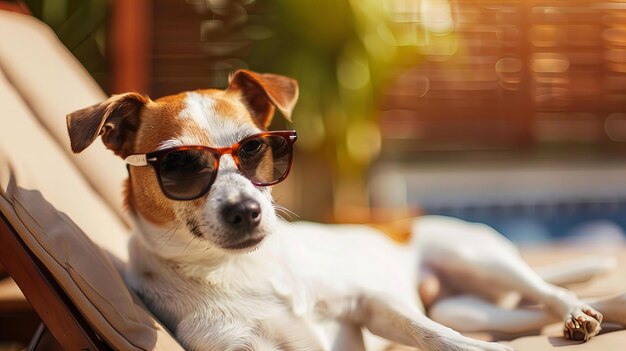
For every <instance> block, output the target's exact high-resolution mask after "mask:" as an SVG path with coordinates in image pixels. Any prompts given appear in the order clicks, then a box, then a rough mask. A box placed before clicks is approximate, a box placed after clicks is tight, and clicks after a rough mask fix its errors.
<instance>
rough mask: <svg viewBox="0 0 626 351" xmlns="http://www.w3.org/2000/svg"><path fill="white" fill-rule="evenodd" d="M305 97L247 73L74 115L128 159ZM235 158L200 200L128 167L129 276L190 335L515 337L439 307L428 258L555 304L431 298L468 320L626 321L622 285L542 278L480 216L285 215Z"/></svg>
mask: <svg viewBox="0 0 626 351" xmlns="http://www.w3.org/2000/svg"><path fill="white" fill-rule="evenodd" d="M296 99H297V85H296V84H295V81H293V80H290V79H288V78H285V77H281V76H276V75H261V74H256V73H253V72H249V71H239V72H237V73H236V74H235V75H234V76H233V78H232V80H231V83H230V86H229V88H228V89H227V90H225V91H220V90H206V91H198V92H190V93H183V94H179V95H175V96H170V97H166V98H162V99H159V100H156V101H150V100H148V99H146V98H144V97H142V96H139V95H137V94H125V95H118V96H114V97H112V98H111V99H109V100H107V101H106V102H104V103H102V104H100V105H97V106H93V107H90V108H87V109H84V110H80V111H77V112H75V113H73V114H70V115H69V116H68V129H69V132H70V137H71V141H72V149H73V150H74V151H75V152H80V151H81V150H82V149H84V148H85V147H87V146H88V145H89V144H90V143H91V142H93V140H94V139H95V138H96V137H97V136H98V135H99V134H101V135H102V139H103V141H104V143H105V144H106V145H107V147H109V148H110V149H112V150H113V151H114V152H115V153H116V154H118V155H119V156H121V157H123V158H126V159H128V157H129V156H132V155H134V154H137V153H147V152H152V151H154V150H159V149H163V148H167V147H172V146H180V145H208V146H213V147H229V146H230V145H233V144H234V143H237V142H238V141H239V140H241V139H242V138H244V137H246V136H248V135H251V134H254V133H257V132H260V131H262V130H265V129H266V128H267V127H268V125H269V122H270V121H271V117H272V115H273V112H274V106H276V107H278V109H279V110H280V111H281V113H283V115H285V116H286V117H287V118H289V117H290V113H291V110H292V108H293V106H294V104H295V100H296ZM235 162H236V161H235ZM235 162H233V158H231V157H230V156H229V155H225V156H223V157H222V161H221V164H220V166H219V172H218V174H217V176H216V178H215V179H214V181H213V183H212V185H211V188H210V192H209V193H208V194H206V195H204V196H202V197H201V198H198V199H194V200H190V201H173V200H171V199H168V198H166V197H165V196H164V195H163V194H162V192H161V189H160V187H159V184H158V183H157V180H156V177H155V173H154V170H152V169H151V168H150V167H135V166H133V167H130V168H129V173H130V177H129V182H128V185H127V205H128V207H129V208H130V211H131V213H132V214H133V216H134V218H135V219H136V234H135V236H134V237H133V239H132V240H131V244H130V257H131V265H130V270H129V272H128V274H127V277H126V278H127V281H128V283H129V285H130V286H131V287H132V288H133V289H135V290H136V291H137V292H138V293H139V294H140V295H141V296H142V297H143V299H144V300H145V301H146V303H147V304H148V305H149V307H150V308H151V309H152V310H153V311H154V312H155V314H156V315H157V316H158V317H159V318H160V319H161V320H162V321H163V322H164V323H165V324H166V325H167V326H168V327H169V328H170V330H172V331H173V332H174V333H175V335H176V336H177V338H178V339H179V340H180V341H181V342H182V343H183V345H185V346H186V347H187V348H189V349H193V350H220V351H221V350H329V349H334V350H362V349H364V348H365V346H364V345H363V337H362V335H361V328H362V327H367V328H368V329H369V330H370V331H371V332H372V333H374V334H377V335H378V336H381V337H383V338H385V339H388V340H392V341H395V342H399V343H403V344H406V345H413V346H419V347H420V348H421V349H423V350H494V351H499V350H509V349H510V348H508V347H507V346H504V345H500V344H495V343H487V342H483V341H478V340H473V339H470V338H467V337H464V336H462V335H461V334H459V333H458V332H456V331H454V330H452V329H450V328H447V327H444V326H442V325H441V324H438V323H436V322H433V321H432V320H430V319H429V318H427V317H426V316H425V315H424V314H423V308H422V306H421V302H420V300H419V296H418V294H417V287H418V284H419V283H420V281H419V280H418V273H419V270H420V268H421V267H428V268H429V269H430V270H431V271H432V272H434V274H435V275H436V276H439V277H443V278H445V280H446V281H447V282H457V284H453V285H455V286H456V287H457V289H458V288H459V286H460V287H461V290H463V288H467V290H468V291H469V290H472V292H473V293H474V294H478V295H483V294H485V293H488V294H489V295H494V292H507V291H515V292H517V293H519V294H521V295H522V296H523V297H525V298H527V299H529V300H532V301H535V302H537V303H540V304H542V305H543V309H537V310H510V311H507V310H504V309H500V308H499V307H497V306H496V305H493V304H489V303H487V302H480V301H479V300H472V301H471V303H469V304H467V303H465V302H467V297H465V298H466V300H459V299H458V298H457V299H456V300H455V298H447V299H442V300H440V301H438V302H437V303H435V304H434V305H432V306H431V310H430V311H431V316H432V317H434V319H436V320H438V321H441V322H445V323H446V324H448V325H449V326H452V327H454V328H457V329H460V330H461V331H476V330H496V331H498V330H499V331H505V332H522V331H526V330H532V329H535V328H538V327H540V326H541V325H544V324H546V323H549V322H552V321H555V320H558V319H559V318H565V323H564V328H565V331H566V335H568V336H570V337H573V338H580V339H585V340H586V339H588V338H589V337H591V336H593V335H595V334H597V333H598V331H599V329H600V322H601V320H602V314H600V313H599V312H598V311H597V310H600V312H602V313H604V314H605V317H606V318H607V319H610V320H613V321H616V322H622V323H624V322H626V308H625V307H623V306H624V304H623V302H624V301H625V300H626V299H625V298H624V297H622V296H619V297H616V298H614V299H609V300H603V301H594V302H589V304H591V305H592V306H593V307H591V306H589V305H588V304H586V303H583V302H582V301H580V300H579V299H578V298H576V296H575V295H573V294H572V293H570V292H568V291H566V290H564V289H561V288H558V287H556V286H554V285H551V284H549V283H547V282H545V281H544V280H542V279H541V278H540V277H539V276H538V275H537V274H536V273H535V272H533V271H532V270H531V269H530V268H528V266H527V265H526V264H525V263H524V262H523V261H522V260H521V259H520V257H519V255H518V254H517V251H516V250H515V248H514V247H513V245H512V244H511V243H509V242H508V241H506V240H505V239H504V238H503V237H501V236H500V235H499V234H498V233H497V232H495V231H494V230H492V229H491V228H489V227H486V226H483V225H478V224H470V223H465V222H462V221H459V220H455V219H451V218H444V217H421V218H417V219H416V220H415V221H414V222H413V224H412V228H411V229H412V232H413V238H414V239H413V240H412V242H411V244H409V245H399V244H395V243H393V242H391V241H390V240H388V239H386V238H385V236H384V235H382V234H381V233H380V232H378V231H377V230H375V229H372V228H370V227H367V226H358V225H353V226H352V225H350V226H328V225H319V224H313V223H287V222H284V221H282V220H280V219H279V218H278V217H277V215H276V213H275V211H274V207H273V200H272V198H271V194H270V190H269V188H267V187H257V186H254V185H253V184H252V183H251V182H250V180H249V179H247V178H246V177H244V176H243V175H242V174H241V173H240V172H239V171H238V169H237V166H236V164H235ZM233 208H235V209H236V216H235V217H232V213H233ZM233 218H235V219H234V220H233ZM600 266H601V265H600ZM600 266H598V267H599V268H600V269H601V268H602V267H600ZM459 283H462V284H459ZM470 288H471V289H470ZM618 306H622V307H618ZM462 308H465V310H463V309H462ZM468 308H469V310H467V309H468ZM459 311H465V312H466V313H465V314H459ZM485 313H487V314H488V315H489V316H493V317H494V318H487V319H485V318H484V314H485Z"/></svg>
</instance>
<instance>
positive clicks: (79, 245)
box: [0, 10, 182, 350]
mask: <svg viewBox="0 0 626 351" xmlns="http://www.w3.org/2000/svg"><path fill="white" fill-rule="evenodd" d="M0 33H3V34H2V35H1V36H0V213H1V214H2V216H1V217H2V218H0V219H2V220H1V221H0V228H1V230H0V232H1V233H2V237H3V238H9V239H11V238H15V239H16V240H14V241H13V240H11V242H12V243H13V244H15V245H12V246H11V247H13V248H14V249H15V250H20V255H18V254H12V253H11V251H7V250H6V247H8V244H7V243H2V244H0V245H3V244H7V246H4V247H3V250H0V254H1V255H2V256H0V261H2V262H9V264H5V266H6V268H7V271H8V272H9V273H10V274H11V273H12V271H13V272H16V270H19V269H20V267H21V266H24V265H25V266H28V267H31V268H32V267H33V263H32V262H34V263H35V266H34V270H32V272H33V274H35V273H37V272H38V271H39V272H40V271H42V270H45V271H46V272H44V274H39V275H41V276H44V278H45V276H46V274H47V275H48V276H49V277H50V278H51V279H52V280H53V282H54V283H55V284H58V287H59V288H60V290H61V291H60V292H59V294H58V295H59V296H61V297H60V299H59V301H61V302H63V300H64V299H69V301H66V302H67V305H68V306H74V307H75V308H74V307H73V308H74V309H75V310H76V311H77V313H78V315H77V316H76V321H77V325H80V324H81V323H82V321H84V323H85V325H84V327H85V328H87V329H89V330H92V331H93V332H95V334H97V335H98V337H99V338H101V339H102V340H104V341H106V343H107V344H108V345H109V346H110V347H111V348H112V349H123V350H182V347H180V345H179V344H178V343H177V342H176V341H175V340H174V339H173V338H172V337H171V335H169V334H168V332H167V331H166V330H165V328H163V327H162V325H161V324H160V323H159V322H158V321H157V320H156V319H155V318H154V317H153V316H152V315H151V314H150V313H149V312H148V311H147V310H146V309H145V307H144V306H143V305H142V304H141V302H140V301H139V299H138V298H137V297H136V296H135V295H134V294H133V293H132V292H131V291H130V290H129V289H128V288H127V287H126V285H125V284H124V282H123V280H122V277H121V274H120V272H123V270H124V268H125V264H126V262H127V260H128V255H127V250H126V245H127V240H128V238H129V232H130V228H129V226H128V225H127V224H126V223H125V219H124V214H123V211H122V210H121V193H122V181H123V179H124V178H125V177H126V173H125V172H126V170H125V168H124V165H123V163H122V162H121V161H120V160H118V159H117V158H116V157H115V156H114V155H113V154H112V153H111V152H110V151H108V150H105V149H104V147H103V146H102V144H101V143H100V142H97V143H94V145H93V146H92V147H90V148H89V149H88V150H87V151H86V153H85V154H84V155H82V154H81V155H79V156H76V155H73V154H71V151H70V148H69V140H68V137H67V132H66V125H65V115H66V114H67V113H68V112H72V111H74V110H76V109H78V108H82V107H85V106H88V105H90V104H94V103H97V102H99V101H101V100H102V99H103V98H104V94H103V93H102V91H100V89H99V88H98V87H97V86H96V84H95V83H94V82H93V80H92V79H91V78H90V77H89V76H88V75H87V73H86V72H85V71H84V69H83V68H82V67H81V66H80V65H79V64H78V63H77V61H76V60H75V59H74V58H73V57H72V56H71V55H70V54H69V53H68V52H67V50H66V49H65V48H64V47H63V46H62V45H61V43H60V42H59V41H58V39H57V38H56V37H55V36H54V34H53V33H52V32H51V31H50V29H49V28H48V27H46V26H45V25H44V24H42V23H41V22H39V21H37V20H36V19H34V18H31V17H29V16H25V15H20V14H16V13H10V12H7V11H2V10H0ZM20 245H21V246H22V248H23V251H22V249H19V247H20ZM24 253H26V254H27V256H25V255H23V254H24ZM24 257H31V258H33V259H32V262H30V263H29V262H27V261H28V260H23V259H24ZM16 260H19V262H16ZM37 263H39V264H40V265H39V266H38V265H37ZM22 273H23V272H22ZM40 273H41V272H40ZM21 276H22V277H24V276H26V277H28V275H24V274H22V275H21ZM15 278H17V277H15ZM15 280H16V282H17V283H18V285H19V286H20V288H22V289H23V291H24V294H25V296H26V297H27V298H28V299H29V300H30V301H31V303H33V306H34V307H35V309H36V310H37V312H38V313H39V314H40V315H42V318H43V320H44V321H45V322H46V321H47V322H50V316H49V315H47V316H45V317H46V318H48V320H46V318H44V316H43V314H50V313H52V314H54V313H56V312H51V310H50V309H49V308H46V307H47V306H46V305H45V301H46V298H50V297H51V296H52V295H50V294H53V295H54V294H55V291H54V289H52V290H50V289H48V290H46V289H45V287H44V286H39V287H37V286H35V287H33V286H32V284H27V283H28V281H25V280H24V279H21V280H18V279H15ZM44 280H45V279H44ZM44 285H45V284H44ZM53 285H54V284H53ZM55 296H56V295H55ZM63 296H65V297H63ZM36 301H39V302H37V303H36ZM55 301H56V300H55ZM68 310H69V311H71V310H72V308H69V309H68ZM59 313H60V312H59ZM50 330H51V331H52V332H53V334H55V337H57V339H63V335H59V334H58V333H63V332H64V331H63V329H62V328H61V329H58V328H57V329H56V330H57V333H55V331H54V330H53V329H52V328H51V329H50ZM68 340H69V339H68ZM76 345H77V344H71V345H63V346H64V347H67V348H70V349H72V348H73V347H74V346H76Z"/></svg>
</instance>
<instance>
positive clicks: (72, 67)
mask: <svg viewBox="0 0 626 351" xmlns="http://www.w3.org/2000/svg"><path fill="white" fill-rule="evenodd" d="M0 33H3V34H2V35H0V69H1V70H2V71H3V72H4V74H5V76H6V77H7V78H8V80H9V81H10V82H11V84H12V85H13V86H14V88H15V89H16V91H17V92H18V93H19V95H20V96H21V97H22V99H23V100H24V102H25V104H26V105H27V106H28V107H29V109H30V110H31V111H32V113H33V115H34V116H35V117H36V118H37V119H38V120H39V122H40V123H41V124H42V125H43V126H44V127H45V128H46V129H47V131H48V133H50V134H51V135H52V137H53V138H54V140H56V142H57V143H58V145H60V146H61V149H62V150H63V152H66V153H67V154H69V155H71V157H70V158H69V160H71V161H72V162H74V163H75V164H76V165H77V166H78V169H80V171H81V172H82V173H83V174H84V176H85V178H86V179H87V181H88V183H89V184H90V185H91V186H92V188H93V189H94V190H95V191H96V192H97V193H98V194H99V195H100V196H101V197H102V198H103V199H104V200H105V202H106V203H107V204H108V205H109V206H110V207H111V208H112V209H114V210H115V211H116V213H117V215H118V216H120V217H122V218H124V217H125V216H126V214H125V213H124V211H123V210H122V206H121V204H122V185H123V181H124V179H125V178H126V169H125V168H124V164H123V162H122V160H121V159H119V158H118V157H116V156H115V155H113V153H112V152H111V151H108V150H106V149H105V148H104V146H103V144H102V143H101V142H100V140H97V141H96V142H94V144H93V145H92V146H90V147H89V148H87V150H85V151H83V153H81V154H79V155H73V154H72V153H71V150H70V146H69V145H70V144H69V137H68V134H67V127H66V124H65V116H66V115H67V114H68V113H70V112H73V111H75V110H77V109H80V108H83V107H87V106H90V105H93V104H95V103H98V102H101V101H103V100H104V99H105V98H106V96H105V94H104V93H103V92H102V90H101V89H100V88H99V87H98V85H97V84H96V83H95V82H94V80H93V79H92V78H91V77H90V76H89V74H88V73H87V71H85V69H84V68H83V67H82V66H81V65H80V63H79V62H78V61H77V60H76V59H75V58H74V57H73V56H72V55H71V53H70V52H69V51H67V49H66V48H65V47H64V46H63V44H62V43H61V42H59V40H58V39H57V37H56V35H55V34H54V33H53V32H52V30H51V29H50V28H49V27H48V26H46V25H45V24H43V23H42V22H40V21H38V20H37V19H35V18H33V17H31V16H26V15H22V14H17V13H13V12H8V11H2V10H0ZM6 99H7V97H4V96H2V95H0V103H5V100H6ZM7 118H9V117H7Z"/></svg>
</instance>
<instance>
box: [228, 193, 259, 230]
mask: <svg viewBox="0 0 626 351" xmlns="http://www.w3.org/2000/svg"><path fill="white" fill-rule="evenodd" d="M222 218H223V219H224V221H225V222H226V223H227V224H228V225H229V226H230V227H231V228H233V229H235V230H237V231H250V230H252V229H254V228H256V227H257V226H258V225H259V223H260V222H261V205H260V204H259V203H258V202H257V201H256V200H253V199H245V200H243V201H239V202H236V203H233V204H228V205H226V206H224V207H223V208H222Z"/></svg>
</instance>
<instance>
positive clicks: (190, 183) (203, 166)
mask: <svg viewBox="0 0 626 351" xmlns="http://www.w3.org/2000/svg"><path fill="white" fill-rule="evenodd" d="M214 166H215V157H213V155H212V154H211V153H210V152H208V151H205V150H180V151H172V152H169V153H168V154H166V155H165V156H164V158H163V160H161V166H160V168H159V174H160V176H161V185H162V186H163V190H164V191H165V192H166V193H167V194H168V195H169V196H170V197H173V198H176V199H180V200H189V199H193V198H196V197H198V196H199V195H200V194H201V193H202V192H203V191H204V190H205V189H206V188H207V187H208V186H210V184H211V182H212V181H213V176H214V171H215V167H214Z"/></svg>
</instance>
